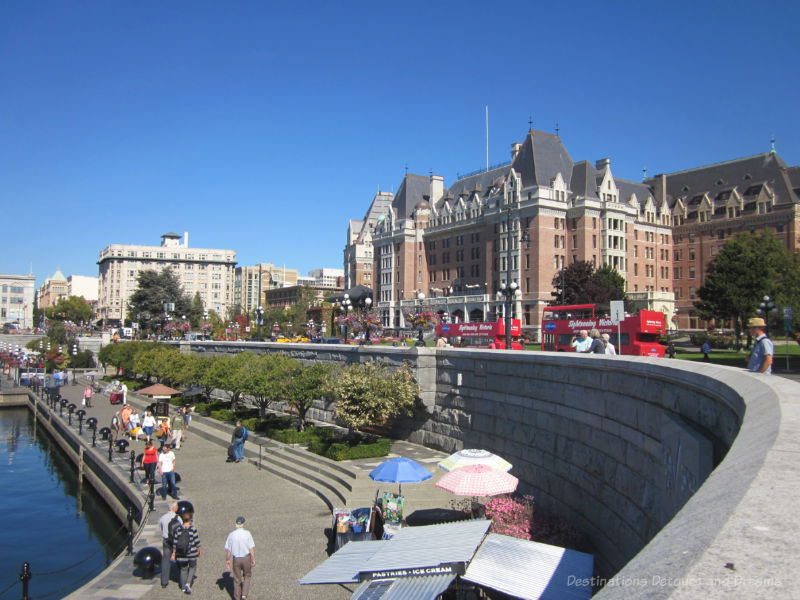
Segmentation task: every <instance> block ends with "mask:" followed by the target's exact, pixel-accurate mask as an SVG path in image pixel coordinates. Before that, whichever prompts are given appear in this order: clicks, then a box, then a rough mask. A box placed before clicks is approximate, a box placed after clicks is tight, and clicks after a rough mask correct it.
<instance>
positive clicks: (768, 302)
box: [756, 296, 778, 333]
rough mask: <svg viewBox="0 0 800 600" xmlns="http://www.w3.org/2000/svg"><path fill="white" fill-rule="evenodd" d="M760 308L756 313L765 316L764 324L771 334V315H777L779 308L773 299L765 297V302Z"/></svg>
mask: <svg viewBox="0 0 800 600" xmlns="http://www.w3.org/2000/svg"><path fill="white" fill-rule="evenodd" d="M758 306H759V307H758V308H757V309H756V312H757V313H758V314H760V315H764V323H765V324H766V327H767V333H769V313H777V312H778V307H777V306H775V302H773V301H772V298H770V297H769V296H764V301H763V302H761V303H760V304H759V305H758Z"/></svg>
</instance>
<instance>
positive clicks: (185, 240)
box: [183, 231, 189, 248]
mask: <svg viewBox="0 0 800 600" xmlns="http://www.w3.org/2000/svg"><path fill="white" fill-rule="evenodd" d="M183 247H184V248H188V247H189V232H188V231H184V232H183Z"/></svg>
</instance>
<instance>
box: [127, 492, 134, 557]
mask: <svg viewBox="0 0 800 600" xmlns="http://www.w3.org/2000/svg"><path fill="white" fill-rule="evenodd" d="M128 554H129V555H130V554H133V505H130V504H129V505H128Z"/></svg>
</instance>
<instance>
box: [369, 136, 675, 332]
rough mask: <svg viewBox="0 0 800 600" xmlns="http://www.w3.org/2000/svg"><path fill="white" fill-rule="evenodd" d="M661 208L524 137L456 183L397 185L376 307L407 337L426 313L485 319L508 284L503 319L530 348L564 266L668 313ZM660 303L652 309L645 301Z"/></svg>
mask: <svg viewBox="0 0 800 600" xmlns="http://www.w3.org/2000/svg"><path fill="white" fill-rule="evenodd" d="M670 216H671V213H670V207H669V205H668V203H667V202H666V201H664V200H663V199H659V200H657V199H656V198H655V197H654V195H653V193H652V191H651V189H650V188H649V186H647V185H645V184H642V183H636V182H632V181H627V180H624V179H619V178H616V177H614V175H613V173H612V171H611V163H610V160H609V159H602V160H599V161H597V162H596V163H595V164H591V163H590V162H588V161H581V162H577V163H576V162H574V161H573V160H572V158H571V157H570V155H569V153H568V152H567V150H566V148H565V146H564V145H563V143H562V141H561V139H560V138H559V137H558V136H556V135H552V134H549V133H545V132H541V131H535V130H530V131H529V132H528V134H527V135H526V137H525V140H524V141H523V142H521V143H515V144H513V145H512V149H511V161H510V162H509V163H507V164H505V165H501V166H499V167H494V168H492V169H489V170H486V171H481V172H479V173H475V174H471V175H468V176H465V177H462V178H460V179H458V180H457V181H456V182H455V183H454V184H453V185H452V186H450V187H449V188H445V186H444V180H443V178H442V177H441V176H438V175H430V176H428V177H425V176H420V175H414V174H406V176H405V177H404V179H403V182H402V183H401V185H400V187H399V189H398V191H397V194H396V195H395V197H394V198H393V200H392V203H391V205H390V206H389V207H387V208H386V209H385V211H384V213H383V214H382V215H381V216H380V217H379V218H378V220H377V223H376V225H375V227H374V229H373V232H372V245H373V248H374V251H375V263H374V264H375V267H374V280H375V285H374V290H375V297H376V308H377V310H378V313H379V314H380V316H381V318H382V320H383V322H384V326H386V327H389V328H403V327H405V325H406V324H405V318H404V315H405V313H406V312H410V311H415V310H418V309H419V308H425V309H429V310H432V311H434V312H438V313H440V314H442V315H446V318H451V319H454V320H461V321H485V320H489V321H491V320H495V319H496V318H498V315H501V314H502V311H503V310H504V308H503V302H502V301H501V300H499V299H498V296H497V294H498V291H499V289H500V286H501V285H503V284H509V283H511V282H514V283H516V284H517V285H518V286H519V289H520V295H519V297H518V298H517V299H516V301H515V303H514V305H513V308H512V310H513V314H514V316H515V317H516V318H520V319H521V321H522V326H523V329H524V330H526V331H527V332H528V333H529V334H530V335H531V337H533V338H534V339H538V336H539V330H540V325H541V316H542V310H543V308H544V307H545V306H546V305H548V304H549V303H551V301H552V300H553V296H552V291H553V289H554V286H553V279H554V277H555V276H556V275H557V273H558V272H559V271H560V270H561V269H563V268H564V267H566V266H568V265H569V264H571V263H573V262H576V261H582V260H586V261H589V262H592V263H593V264H594V265H595V266H597V267H599V266H601V265H603V264H609V265H611V266H612V267H614V268H615V269H617V271H619V273H620V274H621V275H622V276H623V277H624V278H625V279H626V282H627V285H628V290H629V292H631V293H633V294H634V295H635V296H634V297H635V299H636V300H637V301H641V302H642V303H649V304H650V305H653V304H654V303H655V304H658V306H659V309H660V310H663V311H664V312H665V313H668V314H667V316H670V315H671V313H672V311H673V308H672V278H671V248H672V228H671V220H670ZM656 298H658V302H655V300H656Z"/></svg>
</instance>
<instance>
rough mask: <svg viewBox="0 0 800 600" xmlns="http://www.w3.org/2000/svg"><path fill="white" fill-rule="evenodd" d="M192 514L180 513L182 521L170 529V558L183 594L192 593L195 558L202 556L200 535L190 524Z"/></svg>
mask: <svg viewBox="0 0 800 600" xmlns="http://www.w3.org/2000/svg"><path fill="white" fill-rule="evenodd" d="M193 517H194V514H193V513H192V512H191V511H188V510H187V511H185V512H184V513H183V514H182V515H181V519H182V523H181V524H180V526H178V527H174V528H173V530H172V560H174V561H175V564H176V565H177V566H178V583H179V585H180V586H181V590H182V591H183V593H184V594H191V593H192V582H193V581H194V574H195V571H196V570H197V559H198V558H199V557H201V556H203V548H202V546H200V537H199V536H198V535H197V529H196V528H195V526H194V525H193V524H192V518H193Z"/></svg>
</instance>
